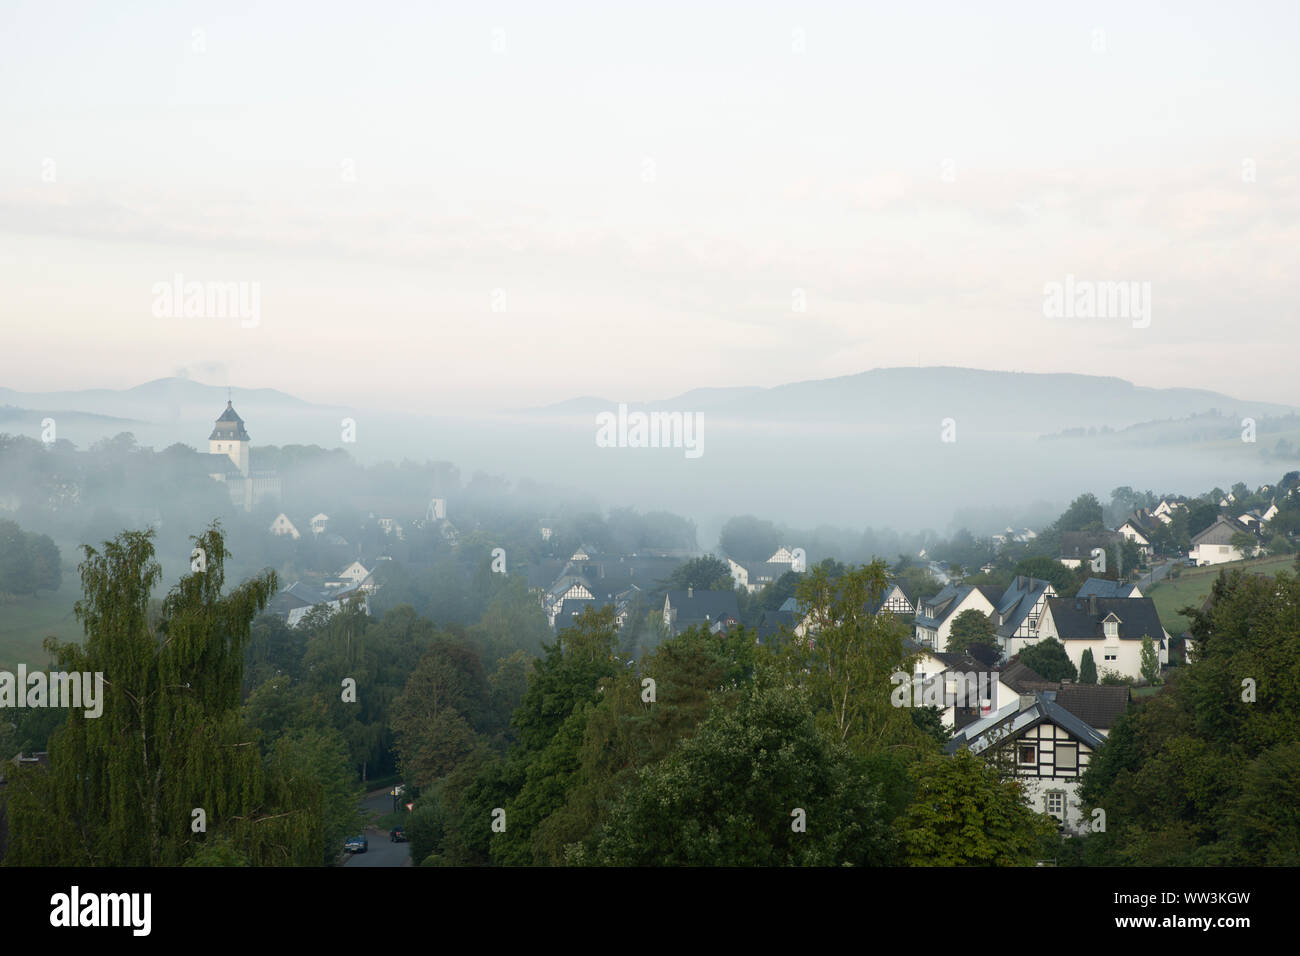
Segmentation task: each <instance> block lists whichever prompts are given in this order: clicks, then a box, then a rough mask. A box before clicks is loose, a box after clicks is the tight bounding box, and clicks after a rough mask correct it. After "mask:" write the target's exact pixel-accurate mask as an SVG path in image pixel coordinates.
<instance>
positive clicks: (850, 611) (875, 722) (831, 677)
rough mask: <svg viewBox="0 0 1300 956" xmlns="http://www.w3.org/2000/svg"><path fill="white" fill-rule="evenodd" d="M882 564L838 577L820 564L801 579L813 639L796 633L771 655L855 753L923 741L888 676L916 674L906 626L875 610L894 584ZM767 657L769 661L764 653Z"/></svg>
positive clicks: (821, 722)
mask: <svg viewBox="0 0 1300 956" xmlns="http://www.w3.org/2000/svg"><path fill="white" fill-rule="evenodd" d="M888 583H889V582H888V577H887V576H886V572H885V564H884V562H883V561H875V562H872V563H871V564H868V565H863V566H862V567H858V568H852V567H851V568H848V569H847V570H846V571H845V572H844V573H843V574H842V575H841V576H839V577H832V576H831V575H830V574H829V573H828V572H827V570H826V569H825V568H823V567H821V566H818V567H815V568H813V569H812V570H811V571H809V572H808V573H807V574H806V575H805V576H804V579H803V580H802V581H801V582H800V583H799V591H798V600H799V606H800V607H801V608H803V609H805V610H806V612H807V613H808V615H809V616H810V629H811V630H810V636H811V639H808V638H807V637H805V638H793V639H790V640H787V641H785V642H784V643H782V644H780V645H779V646H778V647H777V648H776V649H775V650H774V651H768V650H767V649H765V650H764V653H765V654H768V655H770V662H771V666H772V667H773V668H774V670H775V672H776V674H778V675H779V679H780V681H781V682H782V686H790V687H799V688H802V689H803V690H804V691H805V692H806V693H807V695H808V700H809V702H810V704H811V706H812V708H813V711H814V713H815V714H816V719H817V722H818V726H819V727H820V728H821V729H822V730H823V732H824V733H826V734H827V736H828V737H829V738H830V739H832V740H835V741H838V742H840V743H844V744H847V745H848V746H849V747H850V749H852V750H853V751H854V752H856V753H860V754H865V753H867V752H869V751H871V750H873V749H875V748H878V747H885V746H895V745H904V746H909V747H920V746H923V739H924V738H923V735H922V733H921V732H920V731H918V729H917V727H916V725H915V724H914V723H913V722H912V719H911V718H910V717H909V716H908V714H907V713H906V708H899V707H895V706H893V704H892V703H891V693H892V691H893V689H894V684H893V683H892V682H891V681H890V675H891V674H893V673H895V672H897V671H899V670H903V671H906V672H908V673H910V672H911V660H912V658H911V655H909V654H908V653H907V651H906V650H905V648H904V642H905V641H906V639H907V637H908V631H907V627H906V625H904V624H903V623H902V622H900V621H899V620H897V619H896V618H895V616H894V615H892V614H880V615H876V614H872V613H871V611H870V608H871V607H874V606H876V604H878V602H879V601H880V598H881V596H882V595H883V594H884V592H885V589H886V588H887V587H888ZM765 659H766V658H765Z"/></svg>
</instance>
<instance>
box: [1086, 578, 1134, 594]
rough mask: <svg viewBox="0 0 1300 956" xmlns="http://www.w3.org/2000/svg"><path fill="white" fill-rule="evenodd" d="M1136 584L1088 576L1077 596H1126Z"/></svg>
mask: <svg viewBox="0 0 1300 956" xmlns="http://www.w3.org/2000/svg"><path fill="white" fill-rule="evenodd" d="M1135 587H1137V585H1136V584H1125V583H1124V582H1123V581H1107V580H1106V579H1105V578H1088V580H1086V581H1084V582H1083V587H1081V588H1079V593H1078V594H1076V595H1075V597H1081V598H1086V597H1093V596H1094V595H1095V596H1096V597H1102V598H1126V597H1128V596H1129V595H1131V594H1132V593H1133V589H1134V588H1135Z"/></svg>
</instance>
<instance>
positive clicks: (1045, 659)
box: [1020, 637, 1078, 681]
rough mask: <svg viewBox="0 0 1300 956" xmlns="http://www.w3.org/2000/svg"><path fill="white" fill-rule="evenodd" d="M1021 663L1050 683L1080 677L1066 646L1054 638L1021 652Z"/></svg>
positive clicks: (1030, 646)
mask: <svg viewBox="0 0 1300 956" xmlns="http://www.w3.org/2000/svg"><path fill="white" fill-rule="evenodd" d="M1020 663H1022V664H1024V665H1025V666H1026V667H1028V668H1029V669H1031V670H1033V671H1034V672H1036V673H1038V674H1042V675H1043V677H1045V678H1047V679H1048V680H1050V681H1059V680H1065V679H1066V678H1069V679H1070V680H1074V679H1075V678H1076V677H1078V674H1077V673H1076V671H1075V668H1074V664H1073V663H1072V662H1071V661H1070V655H1069V654H1067V653H1066V652H1065V645H1063V644H1062V643H1061V642H1060V641H1058V640H1057V639H1056V638H1054V637H1049V638H1047V639H1046V640H1042V641H1039V642H1038V643H1037V644H1031V645H1029V646H1028V647H1026V648H1025V649H1024V650H1023V651H1021V652H1020Z"/></svg>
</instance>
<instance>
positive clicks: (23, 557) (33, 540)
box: [0, 520, 63, 597]
mask: <svg viewBox="0 0 1300 956" xmlns="http://www.w3.org/2000/svg"><path fill="white" fill-rule="evenodd" d="M62 580H63V572H62V566H61V564H60V560H59V549H58V548H57V547H56V546H55V544H54V541H53V540H51V538H50V537H49V535H44V534H29V533H27V532H25V531H23V529H22V528H20V527H18V525H17V524H15V523H14V522H12V521H7V520H0V597H2V596H3V595H6V594H35V593H36V592H37V591H57V590H58V589H59V584H60V583H61V582H62Z"/></svg>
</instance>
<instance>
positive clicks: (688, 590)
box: [686, 586, 695, 598]
mask: <svg viewBox="0 0 1300 956" xmlns="http://www.w3.org/2000/svg"><path fill="white" fill-rule="evenodd" d="M686 596H687V597H688V598H694V597H695V588H693V587H690V586H687V588H686Z"/></svg>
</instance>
